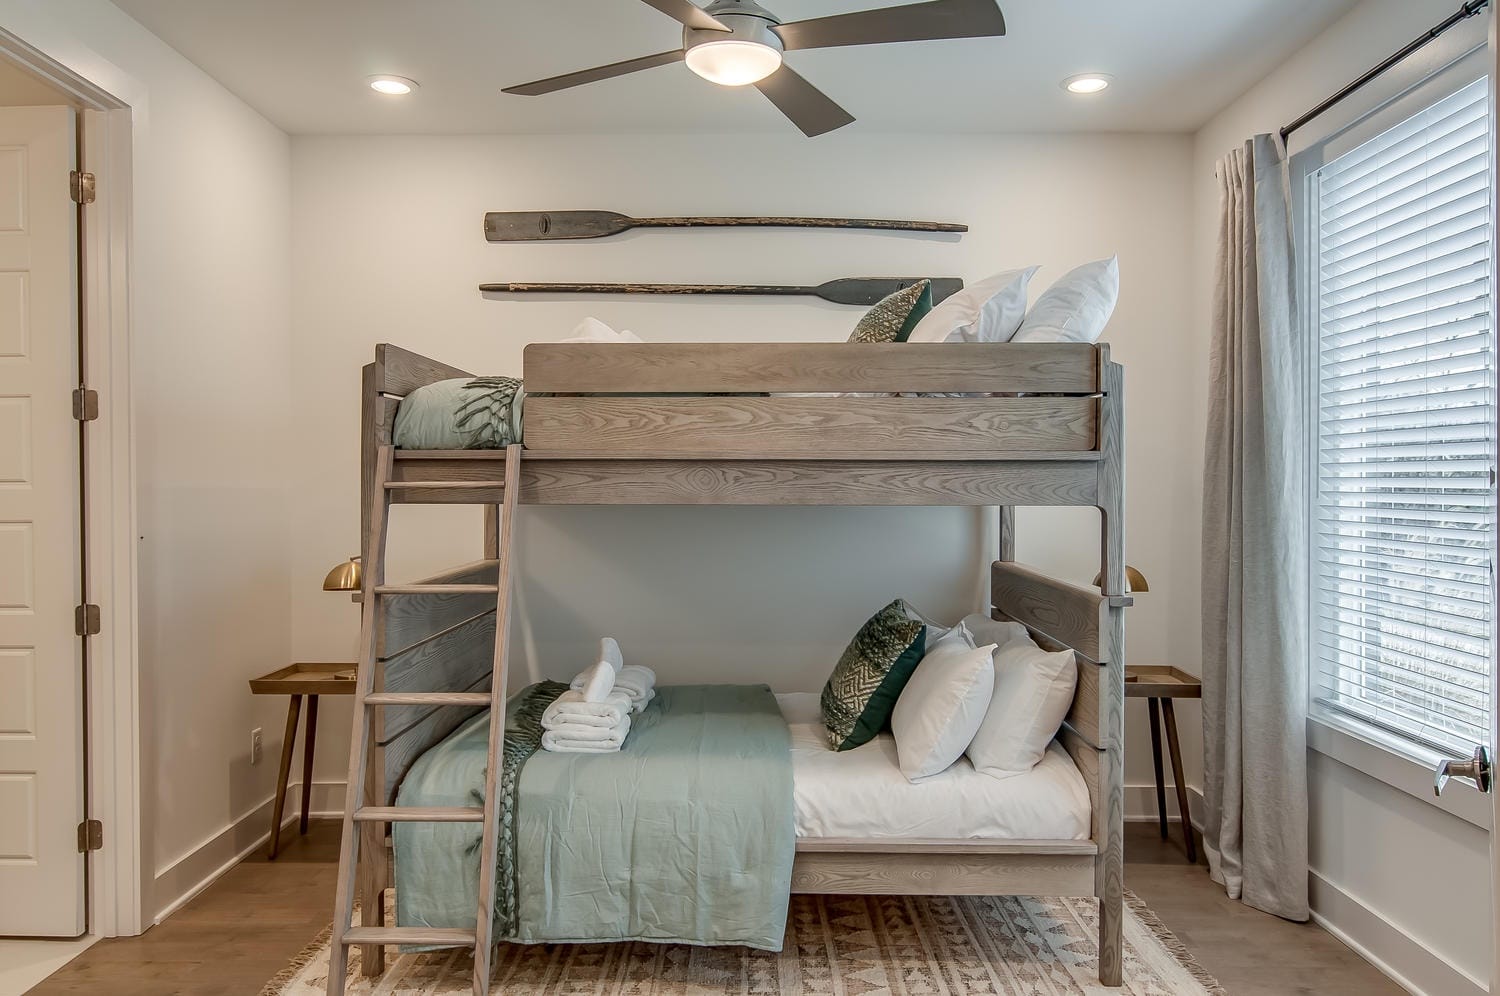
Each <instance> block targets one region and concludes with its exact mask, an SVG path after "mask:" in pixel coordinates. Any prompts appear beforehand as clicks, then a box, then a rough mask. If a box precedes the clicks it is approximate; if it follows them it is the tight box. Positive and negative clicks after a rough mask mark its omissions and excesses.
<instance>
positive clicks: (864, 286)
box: [814, 277, 964, 307]
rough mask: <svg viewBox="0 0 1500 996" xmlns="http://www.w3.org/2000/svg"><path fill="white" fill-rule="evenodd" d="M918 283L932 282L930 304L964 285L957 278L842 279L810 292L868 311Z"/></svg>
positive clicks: (835, 302)
mask: <svg viewBox="0 0 1500 996" xmlns="http://www.w3.org/2000/svg"><path fill="white" fill-rule="evenodd" d="M922 279H929V280H931V281H932V300H933V302H934V303H936V302H938V301H940V300H942V299H943V298H945V297H949V296H951V295H952V294H953V293H954V292H956V291H959V290H962V289H963V286H964V282H963V281H962V280H960V279H959V278H958V277H928V278H923V277H843V278H841V279H839V280H830V281H828V282H827V283H823V284H819V285H818V286H817V287H816V288H815V289H814V293H816V294H817V296H818V297H821V298H822V299H823V300H825V301H832V302H833V303H834V304H858V305H864V306H865V307H869V306H870V305H872V304H875V303H876V302H877V301H879V300H880V299H881V298H885V297H889V296H890V295H892V294H894V293H896V292H897V291H898V290H904V289H905V288H907V287H910V286H911V285H912V284H914V283H916V282H917V281H918V280H922Z"/></svg>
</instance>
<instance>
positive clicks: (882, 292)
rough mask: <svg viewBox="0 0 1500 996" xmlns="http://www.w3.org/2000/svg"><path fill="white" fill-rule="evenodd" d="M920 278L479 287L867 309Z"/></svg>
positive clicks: (946, 287) (951, 284) (957, 283)
mask: <svg viewBox="0 0 1500 996" xmlns="http://www.w3.org/2000/svg"><path fill="white" fill-rule="evenodd" d="M921 279H924V278H922V277H842V278H840V279H838V280H829V281H827V282H825V283H821V284H818V285H817V286H816V287H801V286H791V285H785V284H587V283H563V284H556V283H549V284H535V283H519V284H518V283H511V284H480V285H479V289H480V290H481V291H483V292H484V293H486V294H756V295H759V294H773V295H796V296H799V297H820V298H822V299H823V300H825V301H832V302H833V303H834V304H860V305H864V306H866V307H868V306H869V305H872V304H874V303H875V302H876V301H879V300H880V299H881V298H883V297H888V296H889V295H891V294H894V293H896V291H898V290H901V289H903V288H905V287H910V286H911V285H912V284H914V283H916V282H917V281H918V280H921ZM927 279H931V280H932V300H933V303H934V304H935V303H937V302H938V301H941V300H942V299H943V298H945V297H948V296H950V295H952V294H954V293H955V292H957V291H960V290H963V286H964V282H963V281H962V280H960V279H959V278H958V277H931V278H927Z"/></svg>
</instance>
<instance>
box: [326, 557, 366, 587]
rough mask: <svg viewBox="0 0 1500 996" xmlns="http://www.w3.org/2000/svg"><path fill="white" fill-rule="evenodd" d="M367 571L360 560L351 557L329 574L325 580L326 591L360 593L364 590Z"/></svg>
mask: <svg viewBox="0 0 1500 996" xmlns="http://www.w3.org/2000/svg"><path fill="white" fill-rule="evenodd" d="M364 581H365V571H364V566H363V565H362V564H361V563H360V558H359V557H357V556H355V557H350V558H349V559H348V560H346V561H344V562H343V563H342V564H339V565H338V566H337V567H335V568H334V569H333V570H331V571H329V572H328V576H327V577H326V578H324V579H323V590H324V591H360V590H361V589H363V588H364Z"/></svg>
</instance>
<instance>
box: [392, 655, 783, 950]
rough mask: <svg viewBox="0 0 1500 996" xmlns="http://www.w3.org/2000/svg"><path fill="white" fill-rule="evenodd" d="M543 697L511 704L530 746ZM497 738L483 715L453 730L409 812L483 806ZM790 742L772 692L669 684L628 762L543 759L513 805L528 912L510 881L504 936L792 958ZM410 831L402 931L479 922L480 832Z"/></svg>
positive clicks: (408, 791) (401, 884)
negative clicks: (511, 913)
mask: <svg viewBox="0 0 1500 996" xmlns="http://www.w3.org/2000/svg"><path fill="white" fill-rule="evenodd" d="M534 687H535V686H533V688H534ZM529 693H531V690H530V689H528V690H527V692H523V693H522V694H521V695H519V696H517V697H516V699H514V700H513V701H512V703H511V705H510V707H509V708H508V709H507V717H508V720H507V733H508V735H507V738H506V739H507V741H508V742H509V741H510V739H511V737H510V735H509V731H510V730H512V729H515V730H516V732H517V745H518V749H520V748H523V747H524V744H525V741H526V739H527V738H526V735H525V731H524V729H523V727H524V726H525V725H527V724H525V723H524V722H520V721H518V709H525V703H526V702H527V701H532V702H534V701H535V698H534V696H533V697H531V698H528V695H529ZM553 694H555V693H553ZM527 711H529V710H527ZM487 739H488V717H487V716H483V715H481V716H477V717H475V718H474V719H473V720H471V721H470V722H469V723H467V724H465V725H464V726H462V727H460V728H459V729H458V730H456V731H454V733H453V734H452V735H451V736H450V737H449V738H448V739H447V740H445V741H444V742H443V743H441V744H439V745H437V746H436V747H434V748H433V749H432V750H430V751H428V752H427V753H426V754H425V755H423V757H422V758H421V759H419V760H418V762H417V763H416V765H414V766H413V767H412V770H411V772H410V773H409V774H408V775H407V776H406V779H405V780H404V782H403V783H402V786H401V790H400V793H399V802H400V804H401V805H439V806H441V805H474V804H475V800H476V799H477V798H478V797H479V793H480V792H482V789H483V784H484V763H485V754H486V747H485V745H486V741H487ZM790 749H791V742H790V736H789V734H788V732H787V728H786V723H785V721H784V720H783V719H782V716H781V711H780V710H779V709H778V708H777V705H776V699H775V697H774V696H773V695H772V694H771V691H770V689H769V688H767V687H766V686H764V685H679V686H663V687H661V688H659V689H658V690H657V696H656V699H655V700H654V701H653V702H652V703H651V705H650V706H648V707H647V708H646V710H645V712H643V713H642V714H641V715H639V716H637V717H635V723H634V725H633V726H632V728H631V732H630V736H629V738H628V739H627V740H626V743H625V748H624V749H623V750H622V751H620V752H619V753H616V754H559V753H552V752H548V751H536V752H535V753H534V754H532V755H531V756H530V759H529V760H527V761H526V762H525V764H524V767H521V768H520V777H519V779H518V784H517V793H516V799H515V805H514V809H513V812H512V816H513V823H512V827H511V829H513V831H514V844H515V874H514V879H513V885H514V893H513V894H514V897H515V917H514V921H513V923H510V924H507V920H508V919H509V918H508V917H507V916H506V915H505V914H506V912H507V911H506V910H505V909H504V905H505V896H506V888H505V885H506V883H505V882H504V881H503V880H502V883H501V885H502V888H501V890H500V896H501V902H500V904H499V906H500V908H499V909H497V915H498V917H499V920H498V923H499V925H500V926H499V929H498V931H497V933H498V935H499V936H502V937H509V938H511V939H513V940H517V941H522V942H526V943H541V942H570V941H577V942H589V941H623V940H644V941H660V942H685V943H689V944H744V945H748V946H751V947H756V948H763V949H767V950H772V951H779V950H781V945H782V937H783V934H784V932H785V928H786V908H787V897H788V895H789V893H790V890H791V872H792V856H793V851H794V847H795V843H796V840H795V829H794V824H793V815H792V769H791V753H790ZM396 829H397V833H396V837H395V843H396V908H397V919H398V922H399V923H401V924H403V925H411V926H416V925H427V926H441V927H467V926H472V925H473V923H474V905H475V903H476V901H477V900H476V893H475V887H476V879H477V877H478V874H477V870H478V861H479V854H478V842H479V832H480V828H479V827H478V826H477V825H474V824H438V825H430V824H397V827H396ZM409 829H411V830H420V832H416V833H413V832H402V831H408V830H409ZM503 846H504V844H503V842H502V847H503ZM501 856H502V861H501V866H502V870H503V869H504V866H505V861H504V857H505V852H504V850H502V853H501Z"/></svg>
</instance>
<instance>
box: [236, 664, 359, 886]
mask: <svg viewBox="0 0 1500 996" xmlns="http://www.w3.org/2000/svg"><path fill="white" fill-rule="evenodd" d="M357 667H358V665H355V664H331V663H329V664H289V665H287V666H286V667H284V668H280V669H279V670H276V671H272V672H271V673H270V674H266V675H262V676H261V677H259V678H253V679H251V681H250V691H251V693H252V694H254V695H287V696H290V701H289V702H288V704H287V711H286V736H285V737H284V738H282V741H281V771H280V773H279V774H278V775H277V776H276V804H275V806H274V807H273V808H272V812H271V851H270V855H269V857H270V859H271V860H272V861H274V860H276V852H277V851H278V850H279V849H280V845H281V816H282V813H283V812H285V811H286V786H287V779H288V777H289V776H290V775H291V773H292V749H293V746H294V745H295V743H296V740H297V717H298V714H299V713H300V712H301V711H302V698H303V696H306V697H307V733H306V734H305V735H304V736H303V738H302V819H301V822H300V824H299V829H300V830H301V832H302V833H307V811H308V804H309V803H310V802H311V801H312V774H313V745H314V744H315V743H316V741H317V737H318V696H319V695H353V694H354V672H355V670H356V669H357Z"/></svg>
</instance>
